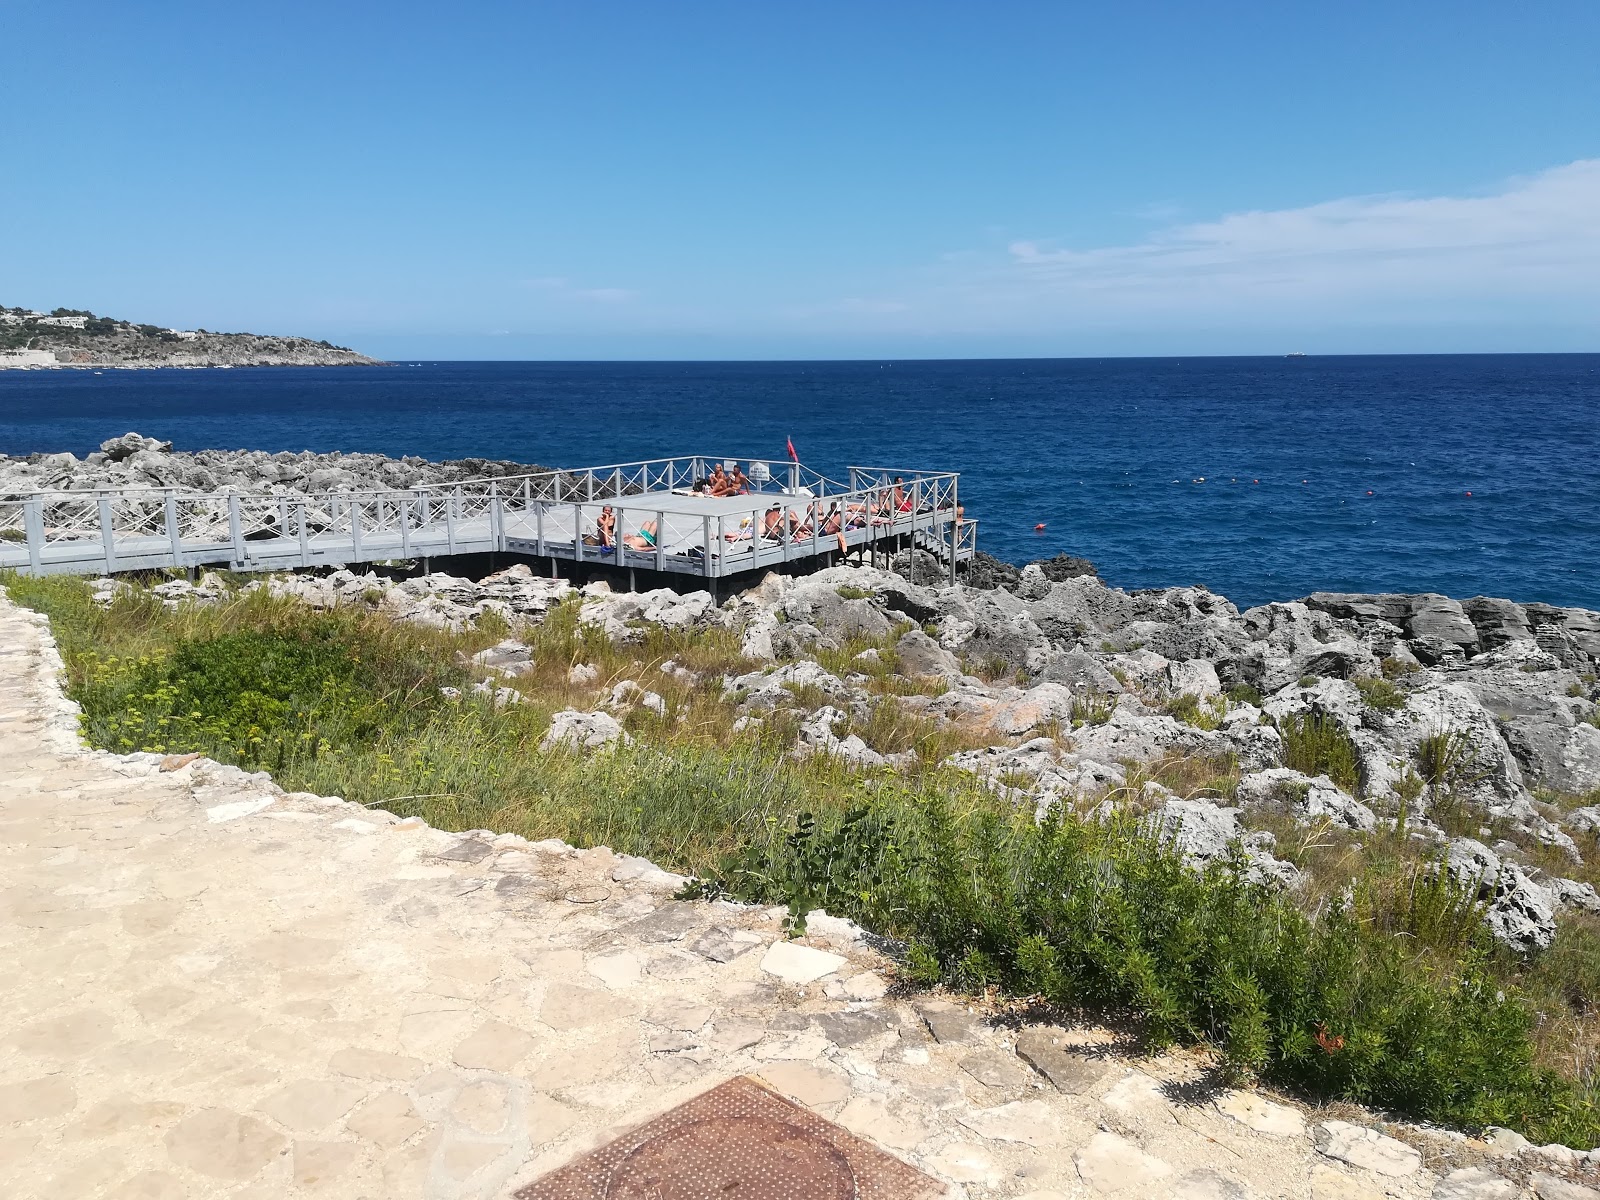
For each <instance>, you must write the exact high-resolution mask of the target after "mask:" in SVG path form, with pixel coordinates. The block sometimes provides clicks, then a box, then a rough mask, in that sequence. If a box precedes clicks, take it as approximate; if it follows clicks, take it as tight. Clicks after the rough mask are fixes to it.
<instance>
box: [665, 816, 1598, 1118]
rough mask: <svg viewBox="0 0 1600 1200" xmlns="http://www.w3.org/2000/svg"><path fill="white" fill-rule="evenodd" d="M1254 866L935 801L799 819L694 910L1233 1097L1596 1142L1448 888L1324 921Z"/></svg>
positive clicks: (1106, 825)
mask: <svg viewBox="0 0 1600 1200" xmlns="http://www.w3.org/2000/svg"><path fill="white" fill-rule="evenodd" d="M1243 865H1244V864H1243V860H1242V859H1239V858H1235V859H1234V860H1233V861H1232V862H1231V863H1230V864H1226V865H1221V864H1218V865H1213V866H1212V867H1210V868H1208V869H1207V870H1206V871H1204V872H1203V873H1202V872H1196V871H1194V870H1192V869H1191V868H1189V867H1187V866H1186V865H1185V864H1184V863H1183V861H1182V860H1181V858H1180V857H1179V856H1178V855H1177V854H1176V853H1175V852H1174V850H1173V849H1172V848H1171V846H1170V845H1168V844H1165V843H1163V842H1162V841H1160V840H1158V839H1156V838H1155V837H1153V836H1152V835H1151V833H1150V830H1149V829H1148V828H1147V827H1145V826H1141V825H1140V824H1138V823H1137V822H1135V821H1132V820H1129V819H1127V818H1125V817H1119V818H1115V819H1113V820H1111V821H1110V822H1099V821H1085V820H1080V819H1077V818H1075V817H1073V816H1072V815H1070V814H1068V813H1065V812H1062V811H1056V812H1053V813H1052V814H1050V815H1049V816H1048V817H1047V818H1046V819H1045V820H1044V821H1043V822H1041V823H1037V824H1036V823H1035V822H1034V821H1033V820H1031V819H1030V818H1029V817H1027V816H1026V815H1025V814H1023V815H1019V814H1015V813H1006V812H1003V811H1001V810H998V809H996V808H984V807H978V808H972V809H969V810H966V811H959V810H957V809H955V808H952V807H951V806H950V805H949V804H947V803H945V802H943V801H941V800H940V799H938V798H936V797H927V798H924V799H923V800H922V801H921V802H920V803H916V804H899V805H885V804H881V803H877V804H868V805H864V806H862V807H860V808H858V809H854V810H851V811H850V812H848V813H845V814H842V815H841V814H838V813H835V814H831V815H826V816H824V815H820V814H809V813H808V814H802V815H801V817H800V818H799V819H798V820H797V821H796V822H795V824H794V825H793V827H792V829H791V830H790V831H789V832H788V833H787V834H786V836H785V837H784V838H783V839H781V840H780V839H770V840H768V841H767V842H765V843H763V844H762V845H760V846H753V847H750V848H748V849H746V850H743V851H741V852H740V853H738V854H736V855H733V856H730V858H729V859H727V860H725V862H724V864H723V870H722V872H721V874H720V875H719V876H718V877H717V878H716V879H714V880H709V881H704V882H701V883H699V884H698V885H696V886H695V887H694V888H693V889H691V890H692V892H693V893H694V894H698V895H722V894H727V895H732V896H736V897H739V898H741V899H745V900H749V901H754V902H760V903H778V902H782V903H788V904H789V905H790V906H791V912H792V913H793V914H795V919H796V921H797V922H798V921H800V920H803V914H804V913H805V912H807V911H809V910H811V909H814V908H817V907H824V908H826V909H827V910H828V911H829V912H830V913H833V914H835V915H841V916H849V917H852V918H854V919H856V920H858V921H861V922H863V923H864V924H866V925H868V926H869V927H871V928H874V929H877V930H879V931H880V932H883V933H887V934H891V935H893V936H896V937H900V938H903V939H905V940H906V942H907V943H908V962H909V971H910V973H911V974H912V975H913V976H914V977H916V978H918V979H920V980H922V981H924V982H934V981H941V980H942V981H944V982H947V983H950V984H951V985H953V986H955V987H959V988H964V989H969V990H981V989H985V988H989V987H997V988H1000V989H1001V990H1003V991H1005V992H1008V993H1010V994H1014V995H1024V996H1037V997H1039V998H1041V999H1042V1000H1044V1001H1045V1002H1047V1003H1049V1004H1051V1005H1053V1006H1060V1007H1066V1008H1089V1009H1092V1010H1097V1011H1106V1010H1110V1011H1120V1012H1125V1013H1129V1014H1131V1015H1133V1016H1135V1017H1137V1018H1138V1020H1139V1021H1140V1023H1141V1027H1142V1030H1143V1032H1144V1035H1145V1040H1146V1042H1147V1044H1148V1045H1149V1047H1151V1048H1152V1049H1154V1048H1159V1047H1161V1046H1164V1045H1168V1044H1171V1043H1174V1042H1182V1043H1195V1042H1201V1043H1205V1044H1208V1045H1210V1046H1211V1047H1213V1048H1214V1049H1215V1051H1216V1052H1217V1053H1218V1055H1219V1056H1220V1057H1221V1059H1222V1063H1223V1065H1224V1067H1225V1068H1226V1069H1227V1071H1228V1073H1229V1074H1231V1075H1232V1076H1234V1077H1235V1078H1242V1077H1248V1076H1251V1075H1260V1076H1262V1077H1264V1078H1266V1079H1268V1080H1270V1081H1272V1082H1274V1083H1277V1084H1280V1085H1285V1086H1292V1087H1296V1088H1300V1089H1304V1090H1306V1091H1309V1092H1310V1093H1312V1094H1313V1095H1315V1096H1317V1097H1321V1098H1326V1099H1333V1098H1341V1099H1348V1100H1356V1101H1360V1102H1363V1103H1367V1104H1373V1105H1377V1106H1380V1107H1384V1108H1389V1109H1392V1110H1395V1111H1397V1112H1405V1113H1408V1114H1411V1115H1413V1116H1418V1117H1424V1118H1426V1119H1430V1120H1435V1121H1446V1122H1450V1123H1454V1124H1459V1125H1466V1126H1472V1127H1478V1126H1482V1125H1485V1124H1510V1125H1514V1126H1517V1127H1520V1128H1522V1129H1524V1130H1528V1131H1534V1130H1537V1131H1539V1134H1538V1136H1542V1135H1543V1134H1544V1133H1545V1132H1547V1131H1549V1130H1552V1129H1562V1130H1563V1131H1565V1132H1566V1133H1567V1135H1568V1136H1577V1137H1578V1140H1577V1141H1575V1142H1574V1143H1573V1144H1577V1145H1588V1144H1590V1143H1591V1141H1592V1140H1593V1139H1594V1137H1595V1136H1596V1135H1600V1122H1597V1121H1596V1120H1595V1117H1594V1115H1593V1112H1592V1110H1591V1109H1588V1108H1585V1107H1584V1105H1583V1102H1582V1098H1581V1097H1580V1096H1579V1094H1578V1092H1577V1090H1576V1089H1575V1088H1573V1087H1572V1085H1570V1084H1568V1083H1566V1082H1565V1081H1563V1080H1561V1079H1560V1078H1558V1077H1557V1076H1555V1075H1554V1074H1553V1073H1551V1072H1549V1071H1546V1070H1542V1069H1540V1068H1539V1067H1537V1066H1536V1065H1535V1064H1534V1062H1533V1058H1532V1054H1533V1051H1532V1042H1531V1040H1530V1029H1531V1024H1532V1018H1531V1016H1530V1013H1529V1011H1528V1009H1527V1007H1526V1005H1525V1004H1524V1002H1523V1000H1522V998H1521V997H1520V995H1519V994H1518V993H1517V992H1516V991H1515V989H1513V988H1507V987H1506V986H1505V985H1504V984H1503V982H1502V981H1500V980H1499V979H1497V978H1495V977H1494V975H1493V974H1492V971H1491V968H1490V964H1489V962H1488V959H1487V956H1486V951H1485V950H1484V947H1483V944H1482V942H1481V938H1482V936H1483V935H1482V926H1481V922H1480V921H1478V920H1477V914H1476V912H1475V910H1474V909H1473V907H1472V900H1471V898H1470V897H1467V896H1465V895H1464V894H1463V893H1461V892H1458V891H1456V890H1455V889H1454V885H1452V884H1451V883H1450V882H1449V879H1448V877H1447V876H1444V875H1442V874H1440V873H1438V872H1432V873H1427V872H1417V873H1415V874H1414V875H1413V876H1411V877H1410V880H1409V882H1407V883H1406V884H1405V885H1404V886H1398V887H1393V888H1388V889H1380V888H1373V887H1367V888H1358V889H1357V891H1356V893H1355V894H1354V895H1353V896H1352V897H1351V898H1349V899H1346V900H1342V901H1338V902H1335V903H1333V904H1332V905H1331V906H1330V907H1329V908H1328V909H1327V910H1326V911H1325V912H1323V913H1322V914H1321V915H1320V916H1319V917H1316V918H1313V917H1311V916H1308V915H1307V914H1305V913H1303V912H1301V911H1300V910H1299V909H1297V908H1296V907H1295V905H1294V903H1293V901H1292V899H1291V898H1289V897H1288V896H1287V895H1286V894H1284V893H1283V892H1281V891H1275V890H1271V889H1268V888H1266V887H1263V886H1258V885H1254V884H1250V883H1248V882H1246V881H1245V879H1244V877H1243V872H1242V870H1240V868H1241V867H1242V866H1243ZM1574 1130H1581V1131H1582V1134H1581V1136H1579V1135H1578V1134H1577V1133H1576V1132H1574ZM1585 1138H1587V1139H1588V1140H1584V1139H1585Z"/></svg>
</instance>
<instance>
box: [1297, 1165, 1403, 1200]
mask: <svg viewBox="0 0 1600 1200" xmlns="http://www.w3.org/2000/svg"><path fill="white" fill-rule="evenodd" d="M1387 1194H1388V1193H1387V1192H1385V1191H1382V1190H1380V1189H1376V1188H1373V1187H1370V1186H1368V1185H1367V1184H1366V1183H1364V1182H1362V1181H1361V1180H1359V1179H1352V1178H1351V1177H1350V1176H1349V1175H1346V1174H1345V1173H1344V1172H1343V1171H1340V1170H1337V1169H1336V1168H1334V1167H1331V1166H1328V1165H1327V1164H1326V1163H1313V1164H1312V1165H1311V1200H1385V1197H1386V1196H1387Z"/></svg>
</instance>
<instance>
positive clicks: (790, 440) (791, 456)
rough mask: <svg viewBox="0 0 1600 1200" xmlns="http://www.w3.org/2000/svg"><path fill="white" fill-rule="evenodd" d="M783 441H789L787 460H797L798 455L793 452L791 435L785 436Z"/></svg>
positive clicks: (798, 458) (798, 459)
mask: <svg viewBox="0 0 1600 1200" xmlns="http://www.w3.org/2000/svg"><path fill="white" fill-rule="evenodd" d="M784 441H786V442H788V443H789V461H790V462H799V461H800V456H799V455H798V454H796V453H795V452H794V439H793V438H792V437H786V438H784Z"/></svg>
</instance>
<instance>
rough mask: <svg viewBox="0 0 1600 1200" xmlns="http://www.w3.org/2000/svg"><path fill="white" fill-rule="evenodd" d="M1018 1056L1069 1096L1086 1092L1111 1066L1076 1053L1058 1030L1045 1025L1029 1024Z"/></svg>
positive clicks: (1020, 1039)
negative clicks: (1069, 1047)
mask: <svg viewBox="0 0 1600 1200" xmlns="http://www.w3.org/2000/svg"><path fill="white" fill-rule="evenodd" d="M1017 1057H1018V1058H1020V1059H1022V1061H1023V1062H1025V1063H1027V1064H1028V1065H1029V1066H1030V1067H1032V1068H1033V1069H1034V1070H1035V1071H1037V1072H1039V1074H1041V1075H1043V1076H1044V1077H1045V1078H1046V1079H1048V1080H1049V1081H1050V1082H1051V1083H1053V1084H1054V1085H1055V1087H1056V1090H1057V1091H1060V1092H1064V1093H1066V1094H1067V1095H1069V1096H1078V1095H1082V1094H1083V1093H1084V1092H1087V1091H1088V1090H1089V1089H1090V1088H1092V1087H1094V1086H1095V1085H1096V1084H1097V1083H1099V1082H1100V1081H1101V1080H1102V1079H1104V1078H1105V1077H1106V1074H1107V1073H1108V1072H1109V1071H1110V1069H1111V1068H1110V1065H1109V1064H1107V1063H1106V1062H1104V1061H1101V1060H1097V1059H1092V1058H1085V1057H1084V1056H1083V1055H1081V1054H1075V1053H1073V1052H1072V1051H1071V1050H1069V1049H1067V1048H1066V1045H1065V1043H1064V1042H1063V1040H1062V1038H1061V1035H1060V1032H1059V1031H1052V1030H1051V1029H1050V1028H1049V1027H1048V1026H1042V1025H1030V1026H1029V1027H1028V1028H1026V1029H1024V1030H1023V1031H1022V1032H1021V1033H1020V1034H1018V1035H1017Z"/></svg>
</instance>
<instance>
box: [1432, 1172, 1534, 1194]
mask: <svg viewBox="0 0 1600 1200" xmlns="http://www.w3.org/2000/svg"><path fill="white" fill-rule="evenodd" d="M1520 1190H1521V1189H1520V1188H1518V1187H1517V1186H1516V1184H1514V1183H1512V1182H1510V1181H1509V1180H1506V1179H1503V1178H1501V1177H1500V1176H1499V1175H1496V1174H1495V1173H1494V1172H1493V1171H1486V1170H1484V1169H1483V1168H1482V1167H1462V1168H1461V1169H1460V1170H1458V1171H1451V1172H1450V1173H1449V1174H1448V1175H1446V1176H1445V1177H1444V1178H1443V1179H1441V1180H1439V1182H1438V1183H1436V1184H1434V1185H1433V1200H1514V1198H1515V1197H1516V1195H1517V1193H1518V1192H1519V1191H1520Z"/></svg>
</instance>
